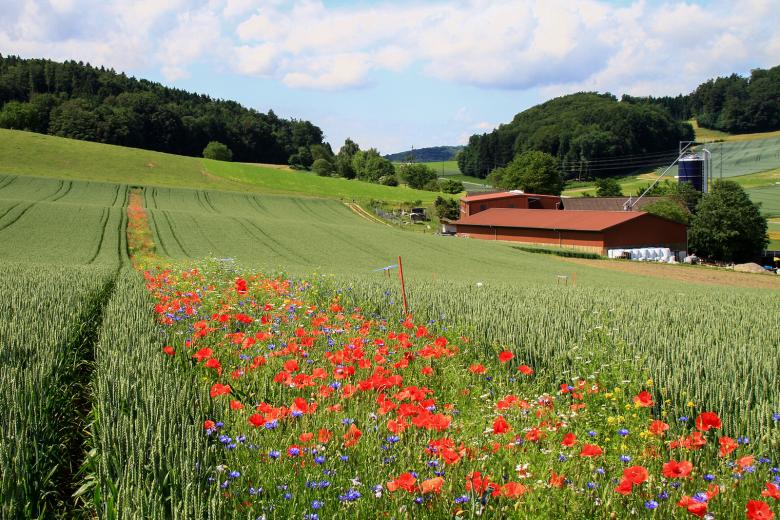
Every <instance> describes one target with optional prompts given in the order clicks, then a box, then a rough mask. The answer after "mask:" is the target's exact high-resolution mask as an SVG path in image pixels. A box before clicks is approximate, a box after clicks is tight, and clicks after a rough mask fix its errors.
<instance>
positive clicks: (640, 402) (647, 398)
mask: <svg viewBox="0 0 780 520" xmlns="http://www.w3.org/2000/svg"><path fill="white" fill-rule="evenodd" d="M634 404H635V405H637V406H641V407H644V408H647V407H650V406H653V396H652V395H651V394H650V392H648V391H647V390H643V391H641V392H639V394H637V396H636V397H634Z"/></svg>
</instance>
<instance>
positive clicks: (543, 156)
mask: <svg viewBox="0 0 780 520" xmlns="http://www.w3.org/2000/svg"><path fill="white" fill-rule="evenodd" d="M488 181H489V182H490V183H491V184H492V185H493V186H496V187H497V188H501V189H503V190H516V189H521V190H523V191H525V192H526V193H539V194H551V195H560V194H561V190H562V189H563V178H562V176H561V173H560V169H559V168H558V162H557V161H556V160H555V157H553V156H552V155H550V154H548V153H544V152H537V151H530V152H523V153H521V154H520V155H518V156H517V157H515V158H514V159H513V160H512V162H510V163H509V164H508V165H507V166H506V167H505V168H496V169H495V170H493V172H492V173H491V174H490V176H489V177H488Z"/></svg>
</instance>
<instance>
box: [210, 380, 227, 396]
mask: <svg viewBox="0 0 780 520" xmlns="http://www.w3.org/2000/svg"><path fill="white" fill-rule="evenodd" d="M229 393H230V385H223V384H221V383H214V384H213V385H212V386H211V391H210V392H209V395H210V396H211V398H212V399H214V398H215V397H219V396H220V395H228V394H229Z"/></svg>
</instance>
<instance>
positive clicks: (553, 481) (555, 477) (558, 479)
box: [548, 471, 566, 488]
mask: <svg viewBox="0 0 780 520" xmlns="http://www.w3.org/2000/svg"><path fill="white" fill-rule="evenodd" d="M548 482H549V484H550V485H551V486H552V487H555V488H562V487H563V486H565V485H566V477H564V476H563V475H559V474H557V473H556V472H554V471H553V472H552V473H551V474H550V480H549V481H548Z"/></svg>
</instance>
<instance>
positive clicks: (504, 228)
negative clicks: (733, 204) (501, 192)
mask: <svg viewBox="0 0 780 520" xmlns="http://www.w3.org/2000/svg"><path fill="white" fill-rule="evenodd" d="M453 224H454V225H455V228H456V229H457V234H458V236H463V237H470V238H477V239H482V240H509V241H515V242H526V243H534V244H543V245H552V246H565V247H573V248H576V249H581V250H585V251H592V252H596V253H599V254H602V255H606V254H607V251H608V250H609V249H631V248H640V247H666V248H669V249H671V250H673V251H684V250H685V249H686V246H687V228H686V226H685V224H679V223H677V222H673V221H671V220H667V219H665V218H662V217H658V216H656V215H652V214H650V213H646V212H643V211H591V210H580V211H558V210H554V209H552V210H550V209H533V210H531V209H509V208H493V209H487V210H483V211H479V212H478V213H477V214H476V215H469V216H464V217H461V218H460V220H458V221H456V222H453Z"/></svg>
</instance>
